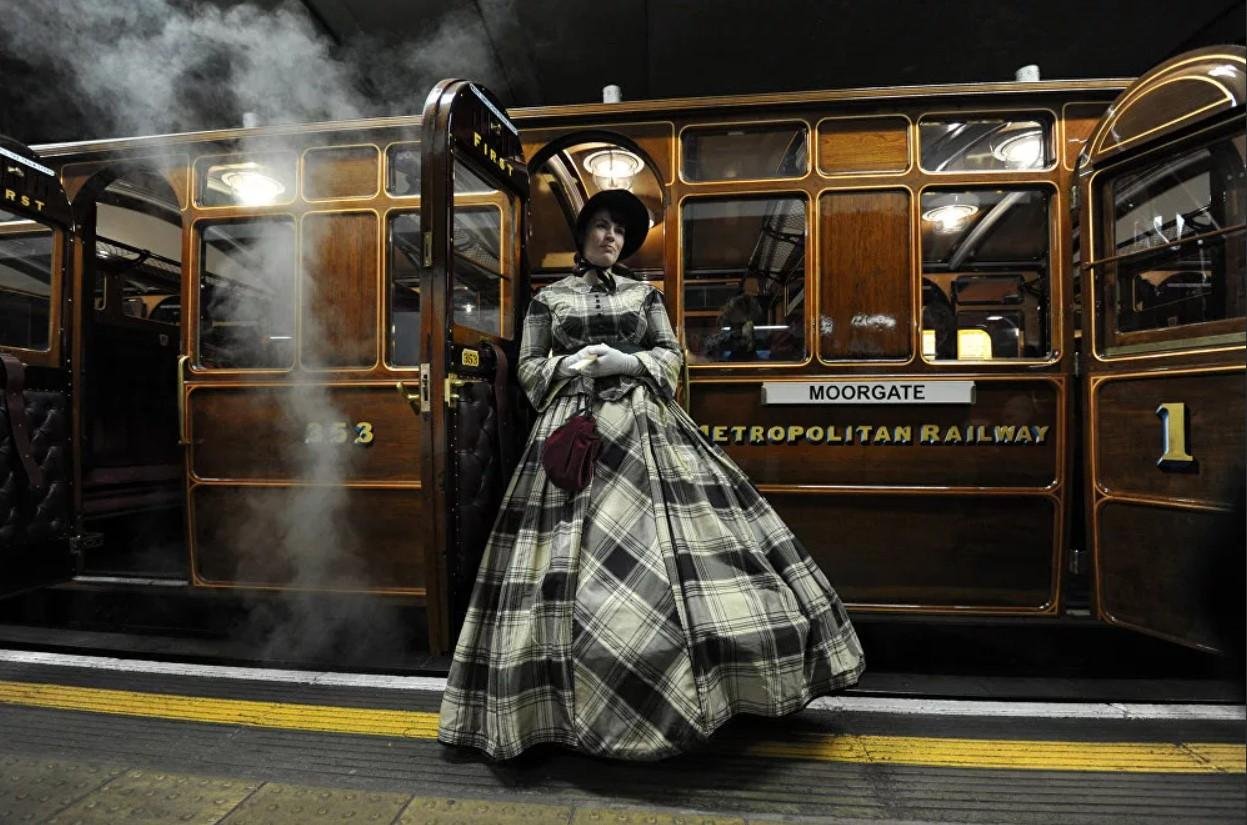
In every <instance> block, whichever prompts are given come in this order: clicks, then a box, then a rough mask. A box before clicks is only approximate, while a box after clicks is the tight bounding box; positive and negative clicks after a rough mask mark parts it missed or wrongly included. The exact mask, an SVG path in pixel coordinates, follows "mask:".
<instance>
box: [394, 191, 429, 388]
mask: <svg viewBox="0 0 1247 825" xmlns="http://www.w3.org/2000/svg"><path fill="white" fill-rule="evenodd" d="M388 236H389V239H390V240H389V243H390V254H389V257H388V258H387V260H388V261H389V262H390V345H389V352H390V363H391V364H393V365H394V366H396V367H415V366H419V364H420V268H421V261H422V259H423V257H424V244H423V242H422V240H421V237H420V213H419V212H401V213H399V214H396V215H393V216H391V217H390V227H389V233H388Z"/></svg>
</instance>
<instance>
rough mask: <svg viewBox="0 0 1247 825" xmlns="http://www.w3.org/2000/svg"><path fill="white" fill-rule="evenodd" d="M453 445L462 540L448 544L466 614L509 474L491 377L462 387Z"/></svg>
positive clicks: (458, 603) (453, 596)
mask: <svg viewBox="0 0 1247 825" xmlns="http://www.w3.org/2000/svg"><path fill="white" fill-rule="evenodd" d="M459 399H460V400H459V405H458V409H457V415H456V416H455V432H454V442H453V444H452V449H453V451H454V457H455V461H456V464H457V472H456V475H457V477H458V485H457V488H458V489H457V490H456V493H457V505H456V509H455V514H454V515H455V526H456V533H457V535H458V538H459V540H458V542H456V545H455V546H454V547H451V548H448V552H449V553H450V558H449V559H448V562H449V563H448V571H449V573H450V591H451V593H450V600H451V613H452V616H454V617H455V618H456V619H458V618H461V617H462V615H463V612H464V611H465V610H466V609H467V600H468V597H469V595H470V594H471V591H472V584H473V582H474V581H475V580H476V569H477V567H478V566H480V563H481V552H482V551H483V550H484V549H485V542H486V540H487V539H488V538H489V533H490V530H491V529H492V528H493V526H494V518H495V517H496V516H497V514H498V504H499V502H500V501H501V499H502V492H503V486H504V484H505V483H506V479H504V478H503V477H502V473H503V468H502V462H501V461H500V460H499V444H498V416H497V413H496V411H495V409H494V390H493V386H492V385H491V384H490V383H489V382H488V381H473V382H471V383H468V384H465V385H463V386H462V387H461V388H460V389H459Z"/></svg>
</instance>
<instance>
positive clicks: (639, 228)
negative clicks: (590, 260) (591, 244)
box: [576, 189, 649, 261]
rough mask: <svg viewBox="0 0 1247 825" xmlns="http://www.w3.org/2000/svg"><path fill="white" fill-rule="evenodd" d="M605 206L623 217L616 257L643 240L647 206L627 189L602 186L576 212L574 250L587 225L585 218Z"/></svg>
mask: <svg viewBox="0 0 1247 825" xmlns="http://www.w3.org/2000/svg"><path fill="white" fill-rule="evenodd" d="M599 209H605V210H607V211H609V212H610V213H611V214H612V215H615V216H616V217H618V218H620V219H622V220H623V225H624V241H623V248H622V249H621V250H620V252H619V260H621V261H622V260H623V259H624V258H627V257H629V256H631V255H632V254H634V253H635V252H636V251H637V250H638V249H640V248H641V244H643V243H645V236H646V235H647V234H649V210H648V209H646V208H645V204H643V203H641V199H640V198H638V197H637V196H636V195H634V194H632V193H631V192H629V191H628V190H627V189H603V190H602V191H601V192H598V193H597V194H596V195H594V196H593V197H591V198H589V200H587V201H585V205H584V206H583V207H582V208H581V210H580V214H579V215H577V216H576V252H577V253H579V252H580V248H581V247H582V246H584V239H585V231H586V230H587V229H588V228H589V218H591V217H593V215H594V214H595V213H596V212H597V211H598V210H599Z"/></svg>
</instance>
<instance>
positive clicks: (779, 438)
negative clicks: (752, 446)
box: [766, 426, 786, 444]
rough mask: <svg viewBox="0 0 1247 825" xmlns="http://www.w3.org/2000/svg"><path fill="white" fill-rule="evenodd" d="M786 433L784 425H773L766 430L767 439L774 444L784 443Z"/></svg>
mask: <svg viewBox="0 0 1247 825" xmlns="http://www.w3.org/2000/svg"><path fill="white" fill-rule="evenodd" d="M785 435H786V433H785V432H784V428H783V427H779V426H775V427H771V428H770V429H769V430H767V431H766V440H767V441H769V442H770V443H772V444H783V443H784V436H785Z"/></svg>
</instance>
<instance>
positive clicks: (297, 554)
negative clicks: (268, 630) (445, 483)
mask: <svg viewBox="0 0 1247 825" xmlns="http://www.w3.org/2000/svg"><path fill="white" fill-rule="evenodd" d="M191 502H192V506H193V508H194V547H193V553H194V559H195V575H196V577H197V578H198V579H200V580H202V581H203V582H204V583H208V584H233V585H242V586H246V585H267V586H283V587H290V588H293V589H309V590H367V589H396V588H419V587H424V585H425V569H424V561H423V560H424V553H425V547H424V545H423V543H422V542H423V541H424V538H423V537H424V536H426V535H427V532H428V523H427V514H426V513H425V507H424V498H423V494H422V492H421V491H420V490H351V489H345V488H342V487H311V486H309V487H228V486H223V485H222V486H218V485H211V486H206V485H204V486H199V487H196V488H194V490H193V491H192V493H191Z"/></svg>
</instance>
